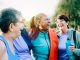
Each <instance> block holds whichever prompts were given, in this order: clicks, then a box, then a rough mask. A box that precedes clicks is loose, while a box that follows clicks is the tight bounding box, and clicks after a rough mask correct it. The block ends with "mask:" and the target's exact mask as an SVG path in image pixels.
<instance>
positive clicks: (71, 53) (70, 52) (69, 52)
mask: <svg viewBox="0 0 80 60" xmlns="http://www.w3.org/2000/svg"><path fill="white" fill-rule="evenodd" d="M71 43H72V42H71V40H70V39H67V41H66V52H67V54H68V55H73V52H72V51H71V50H70V46H71V45H72V44H71Z"/></svg>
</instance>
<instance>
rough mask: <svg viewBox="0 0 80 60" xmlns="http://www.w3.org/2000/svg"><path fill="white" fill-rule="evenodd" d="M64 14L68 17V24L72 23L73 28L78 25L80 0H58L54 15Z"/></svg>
mask: <svg viewBox="0 0 80 60" xmlns="http://www.w3.org/2000/svg"><path fill="white" fill-rule="evenodd" d="M60 14H65V15H67V16H68V18H69V19H70V25H74V26H75V29H76V28H77V26H78V25H80V23H79V21H80V19H79V16H80V0H60V2H59V4H58V7H57V9H56V13H55V15H54V17H56V16H57V15H60Z"/></svg>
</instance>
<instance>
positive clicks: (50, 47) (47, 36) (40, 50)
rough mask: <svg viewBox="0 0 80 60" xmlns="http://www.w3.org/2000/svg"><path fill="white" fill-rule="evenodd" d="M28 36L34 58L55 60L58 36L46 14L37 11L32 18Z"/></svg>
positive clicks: (37, 59) (36, 59)
mask: <svg viewBox="0 0 80 60" xmlns="http://www.w3.org/2000/svg"><path fill="white" fill-rule="evenodd" d="M30 37H31V39H32V45H33V48H32V50H33V54H34V57H35V60H57V48H58V38H57V35H56V33H55V31H54V30H53V29H51V28H50V19H49V18H48V17H47V15H46V14H44V13H39V14H38V15H36V16H34V17H33V18H32V20H31V30H30Z"/></svg>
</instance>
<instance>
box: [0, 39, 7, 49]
mask: <svg viewBox="0 0 80 60" xmlns="http://www.w3.org/2000/svg"><path fill="white" fill-rule="evenodd" d="M0 48H2V49H5V48H6V47H5V44H4V42H3V41H1V40H0Z"/></svg>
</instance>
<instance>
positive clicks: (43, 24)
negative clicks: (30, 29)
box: [39, 15, 50, 29]
mask: <svg viewBox="0 0 80 60" xmlns="http://www.w3.org/2000/svg"><path fill="white" fill-rule="evenodd" d="M49 26H50V19H49V18H48V17H47V16H46V15H44V16H43V17H42V18H41V20H40V24H39V27H40V28H42V29H47V28H48V27H49Z"/></svg>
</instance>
